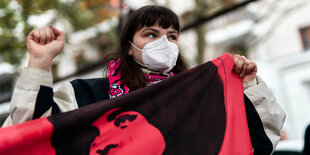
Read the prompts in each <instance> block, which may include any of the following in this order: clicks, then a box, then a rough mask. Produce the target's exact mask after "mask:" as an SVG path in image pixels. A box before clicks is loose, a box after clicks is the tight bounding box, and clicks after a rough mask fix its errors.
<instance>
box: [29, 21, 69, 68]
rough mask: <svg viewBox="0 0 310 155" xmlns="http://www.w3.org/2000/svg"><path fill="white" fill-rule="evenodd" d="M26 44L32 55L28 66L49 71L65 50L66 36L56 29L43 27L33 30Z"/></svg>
mask: <svg viewBox="0 0 310 155" xmlns="http://www.w3.org/2000/svg"><path fill="white" fill-rule="evenodd" d="M26 43H27V48H28V51H29V54H30V58H29V62H28V66H29V67H33V68H38V69H43V70H46V71H49V70H50V67H51V65H52V62H53V59H54V58H55V57H56V56H57V55H58V54H59V53H60V52H61V51H62V49H63V48H64V44H65V36H64V33H63V32H62V31H60V30H57V29H56V28H54V27H52V28H49V27H43V28H40V29H35V30H32V31H31V32H30V33H29V35H28V37H27V40H26Z"/></svg>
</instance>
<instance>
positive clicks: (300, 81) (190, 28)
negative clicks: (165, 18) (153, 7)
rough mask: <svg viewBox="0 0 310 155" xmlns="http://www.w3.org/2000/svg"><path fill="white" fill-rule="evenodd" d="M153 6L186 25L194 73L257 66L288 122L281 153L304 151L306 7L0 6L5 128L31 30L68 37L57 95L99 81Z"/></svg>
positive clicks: (171, 3) (47, 2) (201, 3)
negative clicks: (139, 17)
mask: <svg viewBox="0 0 310 155" xmlns="http://www.w3.org/2000/svg"><path fill="white" fill-rule="evenodd" d="M148 4H159V5H163V6H167V7H168V8H170V9H172V10H173V11H174V12H175V13H177V14H178V15H179V16H180V18H181V19H182V21H183V29H182V32H181V34H180V38H179V39H180V41H179V42H180V48H181V50H182V53H183V55H185V57H186V58H187V59H188V60H189V61H190V64H191V66H192V67H194V66H196V65H199V64H202V63H204V62H206V61H209V60H211V59H213V58H216V57H217V56H219V55H221V54H223V53H227V52H228V53H232V54H233V53H239V54H242V55H245V56H247V57H248V58H249V59H251V60H253V61H255V62H256V63H257V65H258V75H259V76H261V77H262V78H263V79H264V80H265V82H266V83H267V84H268V86H269V87H270V89H271V90H272V92H273V94H274V95H275V96H276V98H277V101H278V102H279V104H280V105H281V106H282V107H283V108H284V110H285V111H286V114H287V119H286V122H285V124H284V127H283V131H282V134H283V136H282V140H281V142H280V144H279V146H278V150H279V151H281V150H291V151H294V150H295V151H297V152H298V151H299V152H300V150H301V149H302V147H303V139H304V130H305V129H306V127H307V125H308V124H310V112H309V111H310V1H309V0H10V1H8V0H0V124H2V123H3V121H4V119H5V118H6V117H7V115H8V111H9V102H10V98H11V95H12V91H13V88H14V85H15V82H16V79H17V77H18V75H19V72H20V69H21V68H23V67H25V66H26V65H27V59H28V54H27V49H26V45H25V38H26V36H27V34H28V33H29V32H30V31H31V30H32V29H34V28H40V27H44V26H55V27H57V28H59V29H61V30H63V31H65V34H66V45H65V48H64V50H63V52H62V53H61V54H60V55H59V56H57V57H56V59H55V60H54V62H53V66H52V73H53V78H54V84H55V87H57V85H59V84H60V83H61V82H63V81H67V80H71V79H74V78H92V77H102V76H103V75H102V71H103V67H102V59H103V58H104V56H105V55H107V54H109V53H112V52H115V51H116V48H117V44H118V34H119V32H120V30H121V28H122V26H123V24H124V23H125V22H126V18H127V17H128V15H129V14H130V13H131V12H132V11H134V10H136V9H138V8H140V7H142V6H144V5H148Z"/></svg>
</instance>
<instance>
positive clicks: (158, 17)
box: [105, 5, 188, 90]
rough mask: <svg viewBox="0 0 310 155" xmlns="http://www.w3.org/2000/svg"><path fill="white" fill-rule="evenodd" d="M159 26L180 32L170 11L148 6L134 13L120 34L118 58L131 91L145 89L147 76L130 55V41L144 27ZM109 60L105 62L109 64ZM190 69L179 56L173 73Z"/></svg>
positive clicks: (123, 77)
mask: <svg viewBox="0 0 310 155" xmlns="http://www.w3.org/2000/svg"><path fill="white" fill-rule="evenodd" d="M155 24H158V25H159V26H160V27H162V28H164V29H166V28H169V27H171V26H172V27H173V28H174V29H175V30H177V31H178V32H180V27H181V24H180V20H179V17H178V16H177V15H176V14H175V13H174V12H173V11H171V10H170V9H168V8H165V7H162V6H156V5H148V6H144V7H142V8H140V9H138V10H136V11H135V12H133V13H132V14H131V15H130V16H129V18H128V20H127V23H126V24H125V26H124V28H123V29H122V31H121V34H120V44H119V47H118V53H117V56H116V58H120V71H121V79H120V80H121V81H122V82H123V83H125V84H127V85H128V86H129V88H130V89H131V90H136V89H139V88H142V87H145V85H146V84H145V76H144V73H143V71H142V70H141V68H140V66H139V65H138V64H137V63H136V62H135V61H134V59H133V56H131V55H129V54H128V51H129V50H130V48H131V44H130V43H129V41H133V37H134V34H135V33H136V32H137V31H139V30H140V29H142V28H143V27H145V26H146V27H150V26H153V25H155ZM114 59H115V56H114ZM108 60H109V58H107V59H106V60H105V61H106V62H107V61H108ZM187 69H188V65H187V64H186V62H185V60H184V57H183V56H182V55H181V54H179V56H178V59H177V62H176V66H175V67H174V68H173V69H172V72H174V73H175V74H178V73H180V72H183V71H185V70H187Z"/></svg>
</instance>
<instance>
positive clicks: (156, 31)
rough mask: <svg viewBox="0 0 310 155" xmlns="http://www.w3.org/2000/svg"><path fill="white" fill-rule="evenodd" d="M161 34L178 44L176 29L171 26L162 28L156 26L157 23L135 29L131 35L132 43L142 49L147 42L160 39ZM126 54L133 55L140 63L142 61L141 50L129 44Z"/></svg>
mask: <svg viewBox="0 0 310 155" xmlns="http://www.w3.org/2000/svg"><path fill="white" fill-rule="evenodd" d="M163 35H166V36H167V38H168V40H169V41H171V42H173V43H176V44H177V45H178V39H179V33H178V31H177V30H175V29H174V28H173V27H169V28H167V29H164V28H162V27H160V26H158V25H157V24H156V25H153V26H151V27H143V28H142V29H140V30H139V31H137V32H136V33H135V34H134V36H133V43H134V44H135V45H136V46H137V47H138V48H140V49H143V47H144V46H145V45H146V44H147V43H149V42H151V41H154V40H157V39H160V38H161V37H163ZM128 54H129V55H132V56H134V58H135V59H136V60H137V61H139V62H140V63H143V61H142V52H141V51H139V50H137V49H136V48H134V47H133V46H131V48H130V50H129V52H128Z"/></svg>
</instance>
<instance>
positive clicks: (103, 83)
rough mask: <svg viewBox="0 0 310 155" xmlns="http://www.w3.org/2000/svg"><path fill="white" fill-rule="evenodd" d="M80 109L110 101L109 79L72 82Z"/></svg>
mask: <svg viewBox="0 0 310 155" xmlns="http://www.w3.org/2000/svg"><path fill="white" fill-rule="evenodd" d="M70 83H71V85H72V87H73V90H74V94H75V97H76V99H77V102H78V105H79V107H81V106H84V105H86V104H89V103H95V102H98V101H102V100H105V99H109V88H110V85H109V80H108V79H107V78H92V79H75V80H73V81H70Z"/></svg>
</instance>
